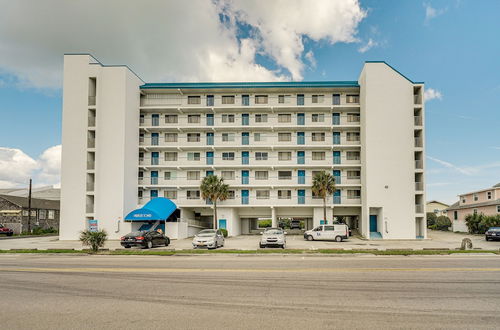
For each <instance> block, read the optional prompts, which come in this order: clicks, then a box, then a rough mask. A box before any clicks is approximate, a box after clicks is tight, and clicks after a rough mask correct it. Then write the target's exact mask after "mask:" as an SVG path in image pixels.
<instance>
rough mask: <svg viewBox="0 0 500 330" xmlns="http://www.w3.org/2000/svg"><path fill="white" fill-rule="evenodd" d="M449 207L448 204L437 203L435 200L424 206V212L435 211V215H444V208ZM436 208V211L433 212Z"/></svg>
mask: <svg viewBox="0 0 500 330" xmlns="http://www.w3.org/2000/svg"><path fill="white" fill-rule="evenodd" d="M448 207H449V205H445V204H442V203H437V202H430V203H427V204H426V206H425V212H426V213H435V214H436V216H438V217H439V216H442V215H446V211H445V210H446V209H447V208H448ZM436 210H437V212H435V211H436Z"/></svg>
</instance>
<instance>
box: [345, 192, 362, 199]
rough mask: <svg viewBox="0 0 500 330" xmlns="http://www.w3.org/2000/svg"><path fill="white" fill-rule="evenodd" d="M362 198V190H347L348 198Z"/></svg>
mask: <svg viewBox="0 0 500 330" xmlns="http://www.w3.org/2000/svg"><path fill="white" fill-rule="evenodd" d="M359 198H361V190H347V199H359Z"/></svg>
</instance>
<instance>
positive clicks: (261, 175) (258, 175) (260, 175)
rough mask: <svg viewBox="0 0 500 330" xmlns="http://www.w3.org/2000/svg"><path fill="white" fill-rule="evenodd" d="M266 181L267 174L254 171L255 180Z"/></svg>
mask: <svg viewBox="0 0 500 330" xmlns="http://www.w3.org/2000/svg"><path fill="white" fill-rule="evenodd" d="M267 179H269V172H267V171H255V180H267Z"/></svg>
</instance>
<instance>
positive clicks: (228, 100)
mask: <svg viewBox="0 0 500 330" xmlns="http://www.w3.org/2000/svg"><path fill="white" fill-rule="evenodd" d="M222 104H234V95H223V96H222Z"/></svg>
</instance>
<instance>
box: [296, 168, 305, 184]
mask: <svg viewBox="0 0 500 330" xmlns="http://www.w3.org/2000/svg"><path fill="white" fill-rule="evenodd" d="M297 173H298V182H297V183H298V184H306V171H305V170H298V171H297Z"/></svg>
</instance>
